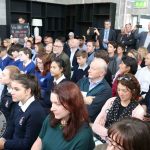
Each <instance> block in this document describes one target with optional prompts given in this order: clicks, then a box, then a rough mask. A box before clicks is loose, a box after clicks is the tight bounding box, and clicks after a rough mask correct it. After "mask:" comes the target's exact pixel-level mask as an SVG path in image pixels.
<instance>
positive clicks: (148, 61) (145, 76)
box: [135, 53, 150, 98]
mask: <svg viewBox="0 0 150 150" xmlns="http://www.w3.org/2000/svg"><path fill="white" fill-rule="evenodd" d="M135 76H136V78H137V79H138V81H139V83H140V85H141V95H142V97H143V98H144V97H145V94H146V93H147V92H148V90H149V86H150V80H149V77H150V53H148V54H147V55H146V58H145V67H143V68H141V69H140V70H138V71H137V73H136V74H135Z"/></svg>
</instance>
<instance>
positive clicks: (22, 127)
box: [0, 74, 45, 150]
mask: <svg viewBox="0 0 150 150" xmlns="http://www.w3.org/2000/svg"><path fill="white" fill-rule="evenodd" d="M11 89H12V90H11V95H12V99H13V102H19V103H16V105H15V108H14V113H13V114H12V116H11V122H10V124H9V126H8V128H7V130H6V133H5V136H3V137H2V138H0V149H13V150H30V149H31V146H32V144H33V143H34V141H35V140H36V138H37V137H38V134H39V132H40V129H41V127H42V123H43V121H44V119H45V111H44V109H43V108H42V106H41V105H40V103H39V102H38V99H39V88H38V82H37V81H36V79H35V77H34V76H31V75H26V74H19V75H16V76H14V77H13V79H12V81H11Z"/></svg>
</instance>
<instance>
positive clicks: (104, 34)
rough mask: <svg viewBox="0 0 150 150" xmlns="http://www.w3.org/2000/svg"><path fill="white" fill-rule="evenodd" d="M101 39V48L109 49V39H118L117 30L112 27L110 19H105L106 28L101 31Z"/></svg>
mask: <svg viewBox="0 0 150 150" xmlns="http://www.w3.org/2000/svg"><path fill="white" fill-rule="evenodd" d="M99 38H100V41H101V49H105V50H107V44H108V42H109V41H116V32H115V31H114V30H113V29H111V22H110V20H105V22H104V29H102V30H101V31H100V35H99Z"/></svg>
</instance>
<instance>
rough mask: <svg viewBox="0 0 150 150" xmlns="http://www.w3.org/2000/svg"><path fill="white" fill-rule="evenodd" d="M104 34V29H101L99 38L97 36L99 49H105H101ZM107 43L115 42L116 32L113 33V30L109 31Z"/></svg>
mask: <svg viewBox="0 0 150 150" xmlns="http://www.w3.org/2000/svg"><path fill="white" fill-rule="evenodd" d="M104 33H105V29H102V30H101V31H100V36H99V39H100V43H101V49H105V48H104V47H103V44H102V43H103V39H104ZM108 41H116V32H115V30H113V29H110V30H109V36H108Z"/></svg>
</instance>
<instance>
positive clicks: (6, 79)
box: [0, 66, 20, 121]
mask: <svg viewBox="0 0 150 150" xmlns="http://www.w3.org/2000/svg"><path fill="white" fill-rule="evenodd" d="M19 73H20V71H19V69H18V68H17V67H16V66H7V67H5V69H4V70H3V71H2V76H1V84H3V85H4V88H3V91H2V95H1V103H0V111H1V112H3V114H4V116H5V118H6V120H7V121H8V120H9V118H10V114H11V112H12V110H13V108H14V102H13V101H12V96H11V93H10V92H11V86H10V84H11V78H13V76H14V75H15V74H19Z"/></svg>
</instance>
